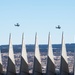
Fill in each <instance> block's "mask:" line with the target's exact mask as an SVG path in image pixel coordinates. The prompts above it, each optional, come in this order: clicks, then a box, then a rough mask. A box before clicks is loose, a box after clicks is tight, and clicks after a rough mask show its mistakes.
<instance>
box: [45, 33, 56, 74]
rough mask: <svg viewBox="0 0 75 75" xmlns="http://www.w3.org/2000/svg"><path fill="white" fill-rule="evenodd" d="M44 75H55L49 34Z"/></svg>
mask: <svg viewBox="0 0 75 75" xmlns="http://www.w3.org/2000/svg"><path fill="white" fill-rule="evenodd" d="M46 75H55V64H54V58H53V50H52V44H51V36H50V33H49V35H48V55H47V68H46Z"/></svg>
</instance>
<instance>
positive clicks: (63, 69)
mask: <svg viewBox="0 0 75 75" xmlns="http://www.w3.org/2000/svg"><path fill="white" fill-rule="evenodd" d="M68 74H69V68H68V61H67V52H66V46H65V42H64V37H63V33H62V52H61V63H60V75H68Z"/></svg>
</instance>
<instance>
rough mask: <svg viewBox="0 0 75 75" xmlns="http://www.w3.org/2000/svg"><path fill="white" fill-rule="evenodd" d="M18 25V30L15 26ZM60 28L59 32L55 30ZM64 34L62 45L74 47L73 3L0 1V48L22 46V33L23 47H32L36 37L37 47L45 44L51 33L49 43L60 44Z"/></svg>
mask: <svg viewBox="0 0 75 75" xmlns="http://www.w3.org/2000/svg"><path fill="white" fill-rule="evenodd" d="M17 22H18V23H19V24H20V25H21V26H20V27H19V28H17V27H15V26H14V24H16V23H17ZM57 25H61V27H62V28H61V29H60V30H57V29H55V26H57ZM62 31H64V38H65V43H73V42H74V36H75V0H1V1H0V44H8V43H9V33H11V34H12V43H13V44H21V41H22V33H23V32H24V35H25V42H26V44H34V43H35V33H36V32H37V34H38V42H39V44H47V43H48V33H49V32H50V33H51V39H52V43H57V44H59V43H61V35H62Z"/></svg>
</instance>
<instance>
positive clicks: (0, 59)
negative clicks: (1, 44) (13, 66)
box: [0, 50, 3, 75]
mask: <svg viewBox="0 0 75 75" xmlns="http://www.w3.org/2000/svg"><path fill="white" fill-rule="evenodd" d="M2 73H3V69H2V57H1V50H0V75H2Z"/></svg>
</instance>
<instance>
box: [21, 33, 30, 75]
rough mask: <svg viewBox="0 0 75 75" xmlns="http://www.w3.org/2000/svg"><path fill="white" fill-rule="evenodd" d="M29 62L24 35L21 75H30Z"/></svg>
mask: <svg viewBox="0 0 75 75" xmlns="http://www.w3.org/2000/svg"><path fill="white" fill-rule="evenodd" d="M28 73H29V71H28V60H27V52H26V46H25V42H24V33H23V34H22V55H21V66H20V75H28Z"/></svg>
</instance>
